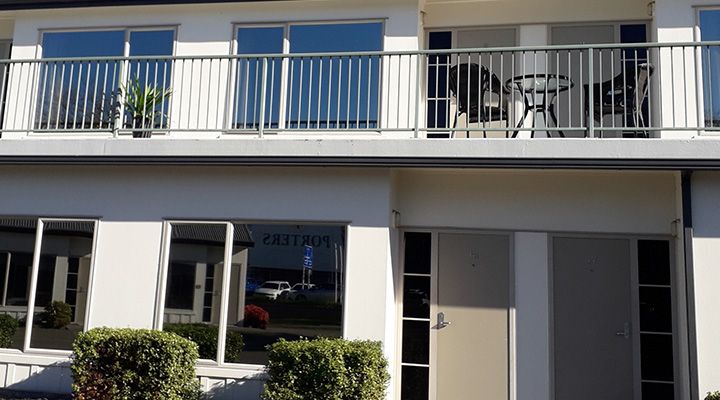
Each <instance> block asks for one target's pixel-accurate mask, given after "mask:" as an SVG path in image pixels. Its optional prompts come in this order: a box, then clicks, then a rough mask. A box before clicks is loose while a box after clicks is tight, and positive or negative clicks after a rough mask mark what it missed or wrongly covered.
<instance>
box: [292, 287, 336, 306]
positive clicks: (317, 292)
mask: <svg viewBox="0 0 720 400" xmlns="http://www.w3.org/2000/svg"><path fill="white" fill-rule="evenodd" d="M293 299H294V300H297V301H311V302H314V303H339V302H341V301H342V291H341V290H340V286H339V285H335V284H334V283H322V284H320V285H316V286H313V287H311V288H309V289H304V290H300V291H298V292H297V293H295V294H294V295H293Z"/></svg>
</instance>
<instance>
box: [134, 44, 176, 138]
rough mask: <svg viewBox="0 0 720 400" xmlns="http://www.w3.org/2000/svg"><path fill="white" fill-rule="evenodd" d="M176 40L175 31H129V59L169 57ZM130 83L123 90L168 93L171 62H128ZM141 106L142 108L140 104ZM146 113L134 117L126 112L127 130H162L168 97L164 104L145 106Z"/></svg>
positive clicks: (168, 102)
mask: <svg viewBox="0 0 720 400" xmlns="http://www.w3.org/2000/svg"><path fill="white" fill-rule="evenodd" d="M174 40H175V31H174V30H162V31H132V32H130V56H134V57H144V58H145V57H150V56H171V55H173V47H174ZM128 76H129V78H130V79H129V82H128V83H127V84H126V85H125V86H126V91H127V90H128V89H132V88H133V87H135V86H136V87H138V88H145V87H150V88H153V89H158V90H163V91H164V90H168V89H169V88H170V86H171V85H172V82H171V77H172V62H171V61H168V60H153V59H142V60H138V61H133V62H131V63H130V71H129V74H128ZM140 105H143V103H142V102H141V103H140ZM144 107H145V108H146V110H145V111H140V112H137V113H135V114H133V113H131V112H130V111H129V110H126V114H125V121H124V126H125V127H126V128H163V127H166V126H167V123H168V121H167V114H168V112H169V110H170V97H169V96H168V97H166V98H165V99H164V101H156V102H155V104H147V105H145V106H144Z"/></svg>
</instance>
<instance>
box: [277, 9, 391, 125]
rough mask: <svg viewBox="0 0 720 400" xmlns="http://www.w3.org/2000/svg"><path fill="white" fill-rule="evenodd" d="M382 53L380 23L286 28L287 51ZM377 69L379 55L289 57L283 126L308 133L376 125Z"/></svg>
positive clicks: (378, 75) (377, 113) (293, 26)
mask: <svg viewBox="0 0 720 400" xmlns="http://www.w3.org/2000/svg"><path fill="white" fill-rule="evenodd" d="M382 49H383V25H382V24H381V23H352V24H350V23H348V24H318V25H292V26H291V27H290V53H315V52H360V51H380V50H382ZM380 67H381V62H380V58H379V57H377V56H362V57H336V58H333V59H332V60H330V59H329V58H325V59H321V58H317V57H306V58H294V59H292V61H291V63H290V82H292V83H291V85H290V89H289V98H288V105H287V126H288V127H289V128H310V129H313V128H314V129H333V128H338V129H343V128H348V129H355V128H360V129H362V128H375V127H377V125H378V115H379V107H378V97H379V82H380ZM321 77H322V78H321Z"/></svg>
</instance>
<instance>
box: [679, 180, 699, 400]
mask: <svg viewBox="0 0 720 400" xmlns="http://www.w3.org/2000/svg"><path fill="white" fill-rule="evenodd" d="M692 174H693V171H683V172H682V176H681V184H680V185H681V191H682V223H683V256H684V257H683V258H684V260H685V305H686V310H685V312H686V313H687V334H688V364H689V365H688V373H689V385H690V388H689V389H690V399H691V400H698V399H700V394H699V393H698V390H699V388H698V385H697V383H698V379H697V378H698V375H697V336H696V331H695V327H696V324H695V296H694V289H693V288H694V287H695V279H694V270H693V216H692Z"/></svg>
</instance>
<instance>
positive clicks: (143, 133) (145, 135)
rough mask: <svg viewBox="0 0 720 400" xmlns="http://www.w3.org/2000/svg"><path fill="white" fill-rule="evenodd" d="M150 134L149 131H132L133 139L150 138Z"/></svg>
mask: <svg viewBox="0 0 720 400" xmlns="http://www.w3.org/2000/svg"><path fill="white" fill-rule="evenodd" d="M151 137H152V132H151V131H134V132H133V138H136V139H141V138H151Z"/></svg>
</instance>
